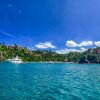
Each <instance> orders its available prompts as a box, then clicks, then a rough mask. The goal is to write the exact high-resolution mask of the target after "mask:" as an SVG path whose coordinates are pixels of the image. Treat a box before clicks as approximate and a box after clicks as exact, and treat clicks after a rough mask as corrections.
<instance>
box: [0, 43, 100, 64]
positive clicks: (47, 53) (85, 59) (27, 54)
mask: <svg viewBox="0 0 100 100" xmlns="http://www.w3.org/2000/svg"><path fill="white" fill-rule="evenodd" d="M16 56H19V57H20V58H21V59H22V60H23V61H24V62H41V61H59V62H75V63H100V47H96V48H94V49H88V50H87V51H85V52H82V53H80V52H70V53H67V54H57V53H56V52H54V51H51V50H29V49H28V48H27V47H20V46H18V45H16V44H14V45H12V46H7V45H5V44H4V43H0V61H5V60H7V59H10V58H13V57H16Z"/></svg>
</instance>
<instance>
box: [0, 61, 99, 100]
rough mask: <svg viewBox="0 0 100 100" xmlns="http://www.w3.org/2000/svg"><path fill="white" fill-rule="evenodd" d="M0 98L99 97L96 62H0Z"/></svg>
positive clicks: (65, 99) (82, 99)
mask: <svg viewBox="0 0 100 100" xmlns="http://www.w3.org/2000/svg"><path fill="white" fill-rule="evenodd" d="M0 100H100V65H99V64H90V65H88V64H66V63H61V64H57V63H53V64H47V63H26V64H11V63H0Z"/></svg>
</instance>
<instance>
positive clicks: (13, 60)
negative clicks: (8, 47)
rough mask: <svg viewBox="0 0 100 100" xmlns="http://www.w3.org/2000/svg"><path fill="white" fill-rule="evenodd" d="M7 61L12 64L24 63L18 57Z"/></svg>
mask: <svg viewBox="0 0 100 100" xmlns="http://www.w3.org/2000/svg"><path fill="white" fill-rule="evenodd" d="M7 61H9V62H11V63H15V64H20V63H23V61H22V60H21V59H20V58H19V57H18V56H16V57H15V58H12V59H8V60H7Z"/></svg>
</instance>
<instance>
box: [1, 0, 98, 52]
mask: <svg viewBox="0 0 100 100" xmlns="http://www.w3.org/2000/svg"><path fill="white" fill-rule="evenodd" d="M99 4H100V0H0V42H5V43H6V44H8V45H10V44H14V43H16V44H19V45H22V46H28V47H29V48H31V49H41V48H42V49H48V48H49V49H54V50H65V51H66V49H70V50H73V49H75V50H76V49H82V48H85V49H86V48H90V47H94V46H100V41H99V40H100V5H99ZM82 41H83V42H82ZM86 42H87V44H88V45H85V46H84V45H82V43H83V44H84V43H85V44H86ZM90 42H93V43H90ZM68 43H69V44H71V45H75V43H76V44H77V45H76V46H69V44H68ZM89 43H90V44H89ZM80 45H81V46H80ZM43 47H44V48H43Z"/></svg>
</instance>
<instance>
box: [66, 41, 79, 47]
mask: <svg viewBox="0 0 100 100" xmlns="http://www.w3.org/2000/svg"><path fill="white" fill-rule="evenodd" d="M66 46H68V47H77V46H78V44H77V43H76V42H74V41H72V40H70V41H67V42H66Z"/></svg>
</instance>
